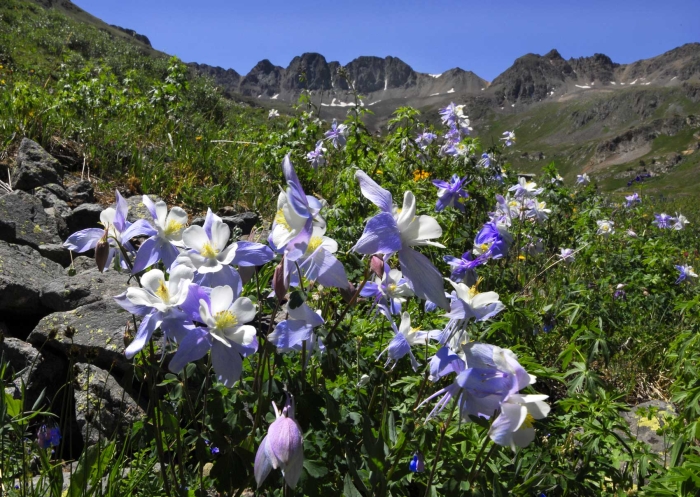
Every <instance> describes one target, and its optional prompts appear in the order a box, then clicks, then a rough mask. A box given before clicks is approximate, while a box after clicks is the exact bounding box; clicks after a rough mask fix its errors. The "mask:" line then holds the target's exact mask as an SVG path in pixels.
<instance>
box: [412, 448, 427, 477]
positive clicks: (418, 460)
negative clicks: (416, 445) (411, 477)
mask: <svg viewBox="0 0 700 497" xmlns="http://www.w3.org/2000/svg"><path fill="white" fill-rule="evenodd" d="M408 470H409V471H411V472H412V473H422V472H423V471H425V459H424V458H423V454H421V453H420V452H414V453H413V457H412V458H411V462H410V463H408Z"/></svg>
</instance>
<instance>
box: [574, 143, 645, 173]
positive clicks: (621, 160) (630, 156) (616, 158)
mask: <svg viewBox="0 0 700 497" xmlns="http://www.w3.org/2000/svg"><path fill="white" fill-rule="evenodd" d="M650 152H651V144H650V143H645V144H644V145H642V146H641V147H639V148H635V149H634V150H630V151H628V152H624V153H622V154H615V155H612V156H610V157H608V158H607V159H605V160H604V161H603V162H599V163H598V164H589V165H587V166H586V167H585V168H584V171H585V172H587V173H592V172H596V171H600V170H601V169H605V168H606V167H610V166H617V165H620V164H626V163H628V162H632V161H635V160H637V159H641V158H642V157H644V156H645V155H647V154H648V153H650Z"/></svg>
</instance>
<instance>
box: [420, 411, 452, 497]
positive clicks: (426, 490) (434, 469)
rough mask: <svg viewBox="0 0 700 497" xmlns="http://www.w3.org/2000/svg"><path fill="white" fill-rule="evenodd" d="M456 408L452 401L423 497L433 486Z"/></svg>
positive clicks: (428, 493)
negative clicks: (443, 444)
mask: <svg viewBox="0 0 700 497" xmlns="http://www.w3.org/2000/svg"><path fill="white" fill-rule="evenodd" d="M456 408H457V402H456V401H454V402H453V404H452V412H451V413H450V417H449V418H447V421H445V423H444V424H443V425H442V428H441V429H440V441H439V442H438V446H437V450H436V451H435V460H434V461H433V467H432V469H431V470H430V477H428V486H427V487H426V489H425V496H424V497H429V496H430V487H431V486H432V485H433V478H435V472H436V471H437V465H438V462H440V451H441V450H442V443H443V442H444V441H445V433H447V428H449V426H450V422H451V421H452V416H454V413H455V410H456Z"/></svg>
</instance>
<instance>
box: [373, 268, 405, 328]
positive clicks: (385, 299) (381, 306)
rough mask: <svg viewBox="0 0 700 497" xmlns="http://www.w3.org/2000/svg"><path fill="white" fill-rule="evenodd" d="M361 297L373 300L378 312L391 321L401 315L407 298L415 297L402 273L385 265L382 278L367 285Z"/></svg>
mask: <svg viewBox="0 0 700 497" xmlns="http://www.w3.org/2000/svg"><path fill="white" fill-rule="evenodd" d="M360 295H361V296H362V297H370V298H372V299H373V300H374V303H375V305H376V306H377V310H378V311H380V312H383V313H384V314H385V315H386V316H387V318H389V319H391V317H390V316H391V315H396V314H401V304H402V303H404V302H406V298H407V297H412V296H413V290H411V287H410V286H409V284H408V281H407V280H406V279H405V278H404V277H403V275H402V274H401V271H399V270H398V269H391V268H390V267H389V265H388V264H386V263H384V270H383V271H382V277H381V278H375V280H374V281H373V282H372V281H368V282H367V283H365V286H364V287H363V288H362V290H361V291H360Z"/></svg>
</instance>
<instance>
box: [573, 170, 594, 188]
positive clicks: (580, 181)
mask: <svg viewBox="0 0 700 497" xmlns="http://www.w3.org/2000/svg"><path fill="white" fill-rule="evenodd" d="M590 182H591V178H590V177H589V176H588V175H587V174H586V173H583V174H577V175H576V184H577V185H582V186H586V185H587V184H588V183H590Z"/></svg>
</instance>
